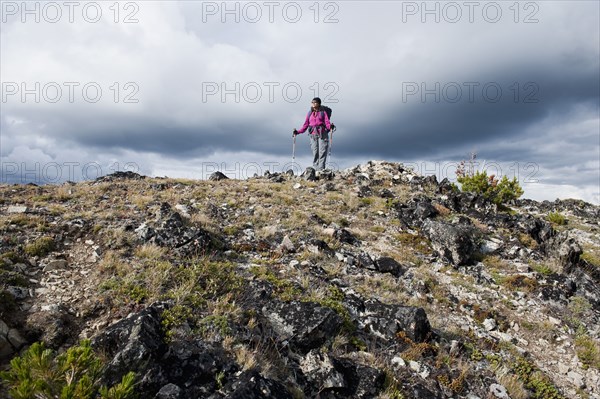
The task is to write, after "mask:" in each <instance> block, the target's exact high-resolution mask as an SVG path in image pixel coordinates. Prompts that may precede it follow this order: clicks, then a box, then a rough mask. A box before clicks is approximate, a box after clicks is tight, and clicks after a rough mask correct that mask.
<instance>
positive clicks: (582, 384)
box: [567, 371, 585, 388]
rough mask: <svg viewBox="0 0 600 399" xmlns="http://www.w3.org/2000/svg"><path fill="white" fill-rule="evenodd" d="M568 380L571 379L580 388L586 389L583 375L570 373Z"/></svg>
mask: <svg viewBox="0 0 600 399" xmlns="http://www.w3.org/2000/svg"><path fill="white" fill-rule="evenodd" d="M567 378H569V379H570V380H571V381H572V382H573V384H575V385H576V386H577V387H578V388H584V387H585V380H584V378H583V376H582V375H581V374H579V373H576V372H575V371H569V372H568V373H567Z"/></svg>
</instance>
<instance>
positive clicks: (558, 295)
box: [535, 274, 577, 305]
mask: <svg viewBox="0 0 600 399" xmlns="http://www.w3.org/2000/svg"><path fill="white" fill-rule="evenodd" d="M576 291H577V285H576V284H575V282H574V281H573V280H572V279H570V278H567V277H565V276H562V275H557V274H554V275H551V276H547V277H546V279H545V282H544V283H543V284H540V285H539V286H538V287H537V288H536V290H535V292H536V293H537V294H538V296H539V297H540V298H542V299H544V300H546V301H555V302H559V303H562V304H563V305H567V304H568V301H569V298H570V297H572V296H573V295H574V294H575V292H576Z"/></svg>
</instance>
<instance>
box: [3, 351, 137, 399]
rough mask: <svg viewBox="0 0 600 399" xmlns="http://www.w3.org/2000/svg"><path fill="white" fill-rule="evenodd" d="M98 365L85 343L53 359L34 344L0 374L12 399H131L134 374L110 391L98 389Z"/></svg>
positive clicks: (130, 374) (125, 377) (128, 375)
mask: <svg viewBox="0 0 600 399" xmlns="http://www.w3.org/2000/svg"><path fill="white" fill-rule="evenodd" d="M102 367H103V365H102V362H101V361H100V359H98V357H97V356H96V355H95V354H94V352H93V350H92V347H91V346H90V342H89V341H87V340H86V341H82V343H81V344H80V345H77V346H74V347H71V348H69V349H68V350H67V351H66V352H64V353H62V354H60V355H58V356H55V353H54V352H53V351H52V350H51V349H46V348H44V344H43V343H40V342H36V343H35V344H33V345H31V347H29V349H28V350H27V351H26V352H25V353H24V354H23V355H22V356H19V357H15V358H14V359H13V360H12V361H11V362H10V369H9V370H8V371H5V372H1V373H0V378H2V379H3V380H4V381H5V383H6V385H7V386H8V389H9V391H8V392H9V394H10V395H11V397H12V398H13V399H33V398H59V399H96V398H103V399H129V398H134V397H135V393H134V379H135V374H134V373H133V372H129V373H128V374H126V375H125V376H123V378H122V380H121V382H120V383H119V384H117V385H115V386H113V387H110V388H109V387H106V386H100V385H99V381H100V376H101V373H102Z"/></svg>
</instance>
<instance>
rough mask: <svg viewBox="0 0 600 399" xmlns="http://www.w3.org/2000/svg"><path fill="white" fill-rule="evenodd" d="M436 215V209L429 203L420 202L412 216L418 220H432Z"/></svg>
mask: <svg viewBox="0 0 600 399" xmlns="http://www.w3.org/2000/svg"><path fill="white" fill-rule="evenodd" d="M437 214H438V211H437V209H435V207H434V206H433V205H432V204H431V202H429V201H420V202H419V203H417V206H416V208H415V213H414V216H415V217H416V218H417V219H419V220H425V219H429V218H432V217H434V216H436V215H437Z"/></svg>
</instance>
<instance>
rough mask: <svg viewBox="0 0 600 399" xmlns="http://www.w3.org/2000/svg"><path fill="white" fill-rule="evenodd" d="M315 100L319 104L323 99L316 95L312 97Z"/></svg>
mask: <svg viewBox="0 0 600 399" xmlns="http://www.w3.org/2000/svg"><path fill="white" fill-rule="evenodd" d="M312 100H313V101H316V102H317V104H319V105H321V99H320V98H319V97H315V98H313V99H312Z"/></svg>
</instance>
